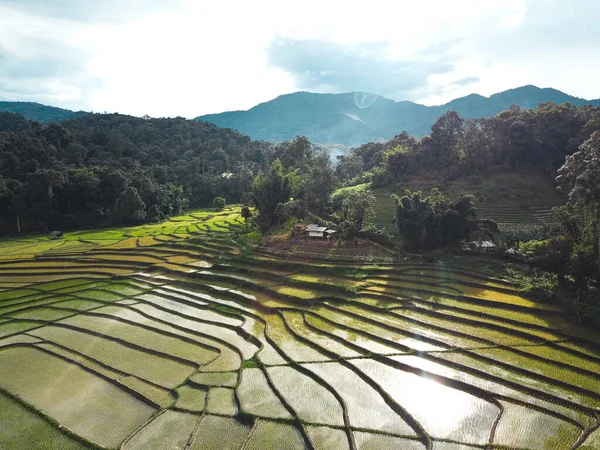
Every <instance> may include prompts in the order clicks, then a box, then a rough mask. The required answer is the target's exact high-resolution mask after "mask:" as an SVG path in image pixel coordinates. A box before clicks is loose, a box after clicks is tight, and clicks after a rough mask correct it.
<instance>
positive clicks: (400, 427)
mask: <svg viewBox="0 0 600 450" xmlns="http://www.w3.org/2000/svg"><path fill="white" fill-rule="evenodd" d="M303 366H304V368H305V369H307V370H308V371H310V372H312V373H314V374H316V375H318V376H320V377H321V378H323V379H324V380H325V381H327V383H329V384H330V385H331V386H332V387H333V388H334V389H335V390H336V391H337V392H338V393H339V395H340V396H341V397H342V398H343V399H344V402H345V403H346V406H347V408H348V415H349V417H350V424H351V425H353V426H355V427H358V428H364V429H370V430H375V431H379V432H388V433H396V434H401V435H406V436H413V435H415V431H414V430H413V429H412V428H411V427H410V426H409V425H408V424H407V423H406V422H405V421H404V420H403V419H402V418H400V416H398V415H397V414H396V412H395V411H394V410H392V409H391V408H390V407H389V406H388V405H387V404H386V402H385V401H384V399H383V398H382V397H381V396H380V395H379V393H378V392H377V391H376V390H375V389H373V387H372V386H370V385H369V384H367V383H366V382H365V381H364V380H363V379H362V378H361V377H359V376H358V375H357V374H356V373H355V372H354V371H353V370H351V369H349V368H348V367H346V366H343V365H340V364H338V363H335V362H328V363H314V364H304V365H303Z"/></svg>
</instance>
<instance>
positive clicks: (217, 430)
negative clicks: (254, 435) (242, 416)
mask: <svg viewBox="0 0 600 450" xmlns="http://www.w3.org/2000/svg"><path fill="white" fill-rule="evenodd" d="M251 429H252V428H251V427H250V426H249V425H247V424H243V423H241V422H239V421H237V420H235V419H233V418H227V417H219V416H211V415H207V416H204V417H203V418H202V420H201V421H200V426H199V427H198V430H197V432H196V434H195V436H194V439H193V441H192V444H191V445H190V450H239V449H240V448H242V446H243V444H244V441H245V440H246V438H247V437H248V435H249V434H250V431H251Z"/></svg>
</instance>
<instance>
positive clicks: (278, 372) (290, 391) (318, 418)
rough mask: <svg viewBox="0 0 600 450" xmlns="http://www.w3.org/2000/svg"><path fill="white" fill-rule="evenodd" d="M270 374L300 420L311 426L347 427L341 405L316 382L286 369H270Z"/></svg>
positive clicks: (284, 367) (289, 368)
mask: <svg viewBox="0 0 600 450" xmlns="http://www.w3.org/2000/svg"><path fill="white" fill-rule="evenodd" d="M268 372H269V375H270V376H271V379H272V380H273V384H274V385H275V387H276V388H277V389H278V390H279V391H280V392H282V393H283V396H284V398H285V399H286V401H287V402H288V403H289V404H290V405H291V406H292V408H294V410H295V411H296V413H297V414H298V417H299V418H300V419H302V420H305V421H307V422H310V423H319V424H324V425H338V426H344V419H343V414H344V413H343V410H342V405H341V404H340V402H339V401H338V400H337V399H336V398H335V397H334V395H333V394H332V393H331V392H330V391H328V390H327V389H326V388H325V387H323V386H322V385H320V384H318V383H317V382H316V381H315V380H314V379H312V378H311V377H309V376H307V375H304V374H301V373H300V372H298V371H297V370H296V369H294V368H292V367H287V366H281V367H271V368H269V369H268ZM316 399H318V401H317V400H316Z"/></svg>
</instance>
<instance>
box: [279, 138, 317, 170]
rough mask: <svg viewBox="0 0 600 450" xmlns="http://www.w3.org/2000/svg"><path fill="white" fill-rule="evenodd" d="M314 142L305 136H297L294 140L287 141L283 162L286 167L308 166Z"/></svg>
mask: <svg viewBox="0 0 600 450" xmlns="http://www.w3.org/2000/svg"><path fill="white" fill-rule="evenodd" d="M311 150H312V144H311V143H310V141H309V140H308V139H306V138H305V137H304V136H296V138H295V139H294V140H293V141H292V142H288V143H286V146H285V149H284V150H283V154H282V155H281V163H282V164H283V166H284V167H285V168H286V169H289V168H300V169H305V168H307V166H308V164H309V162H310V159H311V158H312V151H311Z"/></svg>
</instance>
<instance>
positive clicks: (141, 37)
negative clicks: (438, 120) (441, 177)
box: [0, 0, 600, 117]
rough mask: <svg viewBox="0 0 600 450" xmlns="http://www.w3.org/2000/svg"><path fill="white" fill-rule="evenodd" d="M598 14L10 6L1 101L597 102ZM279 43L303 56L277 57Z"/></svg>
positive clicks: (502, 3) (2, 0)
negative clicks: (502, 96)
mask: <svg viewBox="0 0 600 450" xmlns="http://www.w3.org/2000/svg"><path fill="white" fill-rule="evenodd" d="M82 4H85V7H82ZM597 5H600V3H597V2H586V0H572V1H571V2H562V1H561V0H487V1H485V2H482V1H480V0H462V1H454V2H448V1H445V0H422V1H420V2H409V1H398V2H389V0H372V1H370V2H368V3H365V2H357V1H338V0H334V1H328V2H323V1H322V0H321V1H316V0H306V1H304V2H302V3H292V4H290V3H289V2H281V1H273V0H255V1H252V2H248V1H243V0H240V1H228V2H197V1H194V0H179V1H177V2H169V3H165V2H159V1H150V2H147V1H141V0H121V1H118V0H99V1H98V2H94V3H93V5H92V4H91V3H90V2H85V3H83V2H80V1H77V0H44V1H42V0H25V1H23V0H19V1H17V0H0V99H19V100H36V101H41V102H44V103H50V104H54V105H57V106H63V107H68V108H75V109H86V110H94V111H105V110H106V111H111V112H112V111H119V112H123V113H129V114H136V115H142V114H150V115H152V116H174V115H183V116H186V117H194V116H197V115H200V114H206V113H210V112H218V111H223V110H232V109H247V108H249V107H251V106H253V105H255V104H257V103H259V102H262V101H267V100H269V99H271V98H273V97H275V96H277V95H280V94H284V93H289V92H293V91H295V90H298V89H306V90H314V89H320V90H327V91H332V92H339V91H343V90H350V89H352V90H361V91H377V92H378V93H382V94H386V95H390V96H395V98H396V99H397V100H402V99H404V98H409V99H412V100H416V101H422V102H425V103H428V104H434V103H444V102H446V101H449V100H450V99H452V98H454V97H456V96H461V95H467V94H469V93H472V92H477V93H481V94H484V95H489V94H492V93H494V92H497V91H500V90H504V89H508V88H513V87H516V86H520V85H524V84H536V85H539V86H542V87H546V86H552V87H555V88H557V89H561V90H564V91H565V92H568V93H570V94H573V95H578V96H582V97H587V98H597V97H600V85H598V83H597V81H596V77H595V74H597V73H598V69H599V65H600V63H599V62H598V61H600V51H599V50H598V49H599V48H600V31H598V27H596V26H595V23H597V21H598V19H599V18H600V6H597ZM277 41H279V42H286V43H288V44H289V43H293V42H296V43H299V45H298V47H302V48H303V49H304V50H303V51H302V52H300V53H298V51H294V50H292V47H286V48H285V49H284V50H285V52H286V53H283V54H281V53H280V54H278V55H276V56H278V57H277V58H274V54H273V43H274V42H277ZM311 45H312V47H311ZM315 46H316V47H315ZM319 46H320V48H319ZM375 50H376V51H375ZM332 51H333V52H338V54H337V55H335V58H334V57H333V56H334V55H333V54H332V53H331V52H332ZM328 52H329V53H328ZM312 55H314V58H313V59H312V60H311V56H312ZM319 58H321V59H319ZM332 60H335V61H332Z"/></svg>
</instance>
